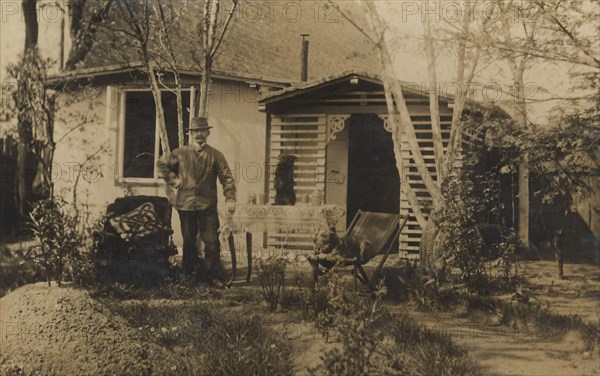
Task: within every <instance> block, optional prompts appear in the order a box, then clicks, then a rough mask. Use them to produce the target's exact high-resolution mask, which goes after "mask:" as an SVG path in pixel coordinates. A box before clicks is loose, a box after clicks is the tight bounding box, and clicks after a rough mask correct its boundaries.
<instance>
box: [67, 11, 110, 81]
mask: <svg viewBox="0 0 600 376" xmlns="http://www.w3.org/2000/svg"><path fill="white" fill-rule="evenodd" d="M89 3H90V2H89V1H88V0H70V1H69V2H68V3H67V5H68V11H69V15H70V21H71V23H70V25H69V32H70V34H71V40H72V45H71V49H70V51H69V56H68V58H67V62H66V63H65V69H67V70H72V69H75V68H76V67H77V64H78V63H80V62H82V61H83V60H84V59H85V57H86V56H87V54H88V52H90V50H91V49H92V47H93V46H94V42H95V40H96V38H95V36H96V33H97V32H98V30H99V26H100V24H101V23H102V22H104V20H106V19H107V18H108V14H109V12H110V9H111V7H112V5H113V3H114V0H105V1H104V2H100V3H98V2H96V1H94V2H93V5H100V6H99V7H98V8H96V9H93V10H92V9H90V8H89V7H86V5H88V4H89Z"/></svg>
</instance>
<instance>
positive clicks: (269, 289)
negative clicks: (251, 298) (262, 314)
mask: <svg viewBox="0 0 600 376" xmlns="http://www.w3.org/2000/svg"><path fill="white" fill-rule="evenodd" d="M288 263H289V261H288V260H287V259H283V258H279V257H274V256H269V257H268V258H265V259H257V262H256V274H257V275H258V280H259V282H260V287H261V290H262V293H263V297H264V299H265V302H266V303H267V306H268V307H269V309H270V310H271V311H275V310H276V309H277V306H278V305H279V303H280V300H281V296H282V294H283V289H284V283H285V268H286V266H287V264H288Z"/></svg>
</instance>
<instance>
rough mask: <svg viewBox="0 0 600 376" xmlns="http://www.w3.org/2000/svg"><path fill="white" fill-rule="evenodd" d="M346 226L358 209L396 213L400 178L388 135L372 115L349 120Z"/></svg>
mask: <svg viewBox="0 0 600 376" xmlns="http://www.w3.org/2000/svg"><path fill="white" fill-rule="evenodd" d="M347 128H348V131H349V133H348V194H347V201H348V204H347V217H346V220H347V221H348V224H350V221H352V218H354V215H355V214H356V212H357V211H358V210H359V209H362V210H364V211H373V212H382V213H394V214H398V212H399V207H400V178H399V176H398V169H397V168H396V159H395V156H394V144H393V141H392V135H391V133H389V132H387V131H386V130H385V128H384V127H383V120H381V119H380V118H379V117H378V116H377V115H375V114H360V115H358V114H357V115H352V116H351V117H350V118H349V119H348V123H347Z"/></svg>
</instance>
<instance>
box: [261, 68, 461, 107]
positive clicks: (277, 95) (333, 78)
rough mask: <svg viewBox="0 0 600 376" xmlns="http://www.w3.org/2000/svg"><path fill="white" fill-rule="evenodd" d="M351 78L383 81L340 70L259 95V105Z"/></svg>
mask: <svg viewBox="0 0 600 376" xmlns="http://www.w3.org/2000/svg"><path fill="white" fill-rule="evenodd" d="M352 80H358V81H360V80H362V81H366V82H370V83H373V84H376V85H381V86H382V87H383V82H382V80H381V77H380V76H379V75H376V74H373V73H368V72H363V71H357V70H350V71H345V72H340V73H337V74H334V75H330V76H326V77H323V78H320V79H317V80H312V81H306V82H296V83H293V84H291V85H290V86H289V87H286V88H283V89H281V90H279V91H275V92H272V93H267V94H265V95H263V96H261V97H260V98H259V99H258V101H259V103H260V104H261V105H267V104H271V103H276V102H279V101H283V100H285V99H289V98H292V97H295V96H298V95H301V94H304V93H307V92H310V91H313V90H318V89H321V88H324V87H328V86H333V85H337V84H341V83H344V82H347V81H352ZM401 86H402V90H403V91H404V92H405V93H410V94H412V95H417V96H429V93H428V91H427V89H426V88H425V90H424V89H420V88H419V87H417V85H415V84H411V83H408V82H401ZM438 97H439V98H440V99H442V100H445V101H448V102H452V101H454V98H453V97H451V96H448V95H439V94H438Z"/></svg>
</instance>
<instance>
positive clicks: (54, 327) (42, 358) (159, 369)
mask: <svg viewBox="0 0 600 376" xmlns="http://www.w3.org/2000/svg"><path fill="white" fill-rule="evenodd" d="M0 325H1V330H0V336H1V338H0V374H2V375H5V374H8V375H10V374H23V373H24V374H42V375H92V374H93V375H115V374H132V375H140V374H167V373H176V369H177V365H178V364H179V362H178V360H177V358H176V357H175V356H174V355H173V354H172V353H169V352H168V351H167V350H165V349H164V348H161V347H160V346H158V345H156V344H154V343H151V342H148V341H146V340H144V339H143V337H142V336H141V335H140V334H139V333H138V331H137V330H136V329H135V328H131V327H129V326H128V325H127V323H126V322H125V321H124V320H123V319H122V318H120V317H115V316H113V315H112V314H111V312H110V311H109V310H108V309H107V308H106V307H105V306H103V305H102V304H100V303H99V302H97V301H95V300H93V299H91V298H90V296H89V295H88V293H86V292H85V291H82V290H78V289H75V288H71V287H63V288H59V287H54V286H53V287H48V286H47V285H45V284H43V283H38V284H32V285H27V286H23V287H21V288H19V289H17V290H15V291H13V292H12V293H10V294H8V295H6V296H5V297H3V298H1V299H0Z"/></svg>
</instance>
